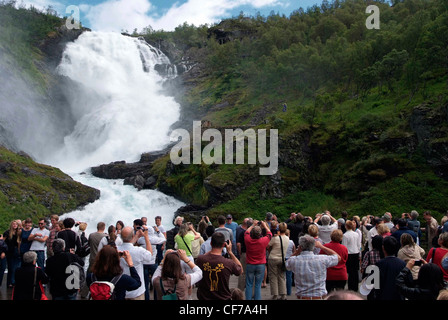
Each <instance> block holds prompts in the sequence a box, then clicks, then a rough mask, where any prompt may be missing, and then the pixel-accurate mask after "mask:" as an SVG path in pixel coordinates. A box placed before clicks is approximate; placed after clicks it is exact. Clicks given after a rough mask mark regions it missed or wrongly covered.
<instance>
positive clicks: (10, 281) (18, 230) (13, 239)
mask: <svg viewBox="0 0 448 320" xmlns="http://www.w3.org/2000/svg"><path fill="white" fill-rule="evenodd" d="M3 237H4V238H5V243H6V245H7V246H8V250H7V251H6V262H7V265H8V273H7V277H6V282H7V285H8V288H12V287H13V286H14V284H15V272H16V270H17V269H18V268H19V267H20V263H21V259H20V244H21V242H22V223H21V221H20V220H13V221H11V223H10V224H9V229H8V230H6V231H5V232H4V234H3Z"/></svg>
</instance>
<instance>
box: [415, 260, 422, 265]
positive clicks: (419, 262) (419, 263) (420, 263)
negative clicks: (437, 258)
mask: <svg viewBox="0 0 448 320" xmlns="http://www.w3.org/2000/svg"><path fill="white" fill-rule="evenodd" d="M421 265H422V260H415V262H414V266H421Z"/></svg>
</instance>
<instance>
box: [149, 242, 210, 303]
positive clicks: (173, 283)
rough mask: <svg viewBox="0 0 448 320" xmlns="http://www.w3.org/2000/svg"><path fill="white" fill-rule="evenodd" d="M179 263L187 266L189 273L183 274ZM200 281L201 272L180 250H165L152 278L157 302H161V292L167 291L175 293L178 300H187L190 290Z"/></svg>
mask: <svg viewBox="0 0 448 320" xmlns="http://www.w3.org/2000/svg"><path fill="white" fill-rule="evenodd" d="M181 261H183V262H184V263H186V264H187V265H188V267H189V268H190V269H191V272H190V273H185V272H183V270H182V266H181ZM201 279H202V270H201V269H200V268H199V267H198V266H197V265H195V264H194V262H193V260H192V259H190V258H189V257H188V255H187V254H186V252H185V251H184V250H182V249H179V250H177V251H174V250H167V251H166V253H165V256H164V258H163V260H162V262H161V263H160V264H159V266H158V267H157V270H156V272H155V273H154V275H153V277H152V281H153V286H154V290H155V292H156V294H155V296H156V298H157V300H162V299H163V292H167V291H171V292H174V291H175V293H176V294H177V298H178V299H179V300H188V298H189V292H190V288H191V287H192V286H193V285H194V284H195V283H197V282H198V281H200V280H201ZM162 287H163V288H162ZM174 288H175V290H174ZM162 289H163V290H162Z"/></svg>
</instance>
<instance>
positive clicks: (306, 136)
mask: <svg viewBox="0 0 448 320" xmlns="http://www.w3.org/2000/svg"><path fill="white" fill-rule="evenodd" d="M370 4H375V5H377V6H378V7H379V8H380V29H372V30H369V29H367V28H366V26H365V21H366V19H367V17H368V16H369V14H366V13H365V10H366V7H367V5H370ZM143 36H144V37H145V38H146V39H147V40H148V41H149V42H153V43H157V42H158V43H164V42H165V43H166V42H172V43H175V44H179V45H178V46H177V48H179V47H180V48H182V50H183V52H182V54H183V55H184V56H186V57H189V59H191V60H194V61H195V62H197V65H196V66H195V67H194V68H193V69H192V70H193V71H194V75H188V73H187V74H185V75H183V78H184V84H185V85H186V86H187V88H188V90H186V94H185V96H183V97H179V98H178V99H180V102H181V103H182V105H183V108H184V110H189V111H190V112H189V114H195V115H196V119H198V118H200V119H202V120H209V121H211V122H212V126H214V127H221V128H222V127H226V126H232V127H235V126H253V127H258V128H261V127H266V128H268V127H272V128H277V129H279V134H280V138H281V141H280V146H279V149H280V171H279V175H278V176H277V177H275V178H272V177H271V178H266V177H255V176H254V174H256V172H257V171H258V169H257V168H252V171H251V172H252V173H251V174H247V173H244V171H245V170H246V169H245V168H244V166H237V165H235V166H232V167H230V168H231V169H230V170H229V167H228V166H219V165H215V166H210V167H209V168H208V169H203V168H201V170H200V171H201V172H202V173H206V174H205V175H203V176H201V175H197V174H195V175H194V181H195V183H194V188H193V187H192V188H187V186H192V185H191V181H190V180H189V177H190V175H191V173H192V172H196V171H198V169H194V168H192V167H194V166H195V165H190V166H182V167H179V168H175V169H173V170H168V169H167V170H159V173H161V174H159V175H158V179H159V180H158V182H159V185H160V184H162V185H163V186H164V187H166V186H167V185H168V186H173V188H172V189H176V190H178V191H179V192H177V194H178V195H179V196H181V197H182V198H183V199H185V200H186V201H188V202H190V203H195V204H208V205H211V206H212V208H211V209H210V212H211V213H214V214H218V213H233V214H234V215H235V216H236V217H237V218H242V217H243V216H245V215H246V214H251V215H253V216H258V217H262V216H263V215H264V213H265V212H266V211H271V212H274V213H276V214H277V215H279V216H280V217H282V218H284V217H286V216H288V215H289V213H290V212H291V211H301V212H304V213H307V214H315V213H316V212H318V211H322V210H324V209H329V210H331V211H334V212H336V213H338V212H340V211H342V210H347V211H349V212H350V214H357V215H365V214H378V215H379V214H382V213H384V212H385V211H391V212H393V214H394V215H400V214H401V213H402V212H409V211H410V210H412V209H417V210H419V211H424V210H431V211H432V212H433V213H434V215H435V216H436V217H440V215H441V214H443V213H445V211H446V210H447V209H448V198H447V196H446V195H447V194H448V184H447V181H446V177H447V176H448V170H447V168H448V160H447V158H446V154H447V151H448V143H447V142H448V96H447V94H446V92H448V91H447V89H448V88H447V84H448V81H447V80H448V78H447V70H448V60H447V57H448V47H447V45H446V44H447V43H448V3H447V2H446V1H445V0H404V1H396V2H394V3H393V5H390V4H389V3H386V2H382V1H374V2H369V3H366V2H365V1H361V0H353V1H337V0H335V1H332V2H328V1H323V2H322V4H321V5H320V6H313V7H310V8H307V9H303V8H299V9H298V10H296V11H295V12H293V13H292V14H291V15H290V16H289V17H286V16H281V15H278V14H271V15H270V16H267V17H263V16H260V15H258V16H255V17H246V16H244V15H243V14H242V15H240V16H238V17H235V18H232V19H226V20H224V21H222V22H221V23H219V24H217V25H214V26H211V27H207V26H201V27H197V28H196V27H193V26H189V25H188V24H184V25H182V26H179V27H178V28H176V30H175V31H173V32H163V31H150V32H147V33H145V34H143ZM171 56H172V57H181V56H182V55H181V54H179V53H177V54H172V55H171ZM175 62H176V61H175ZM190 72H191V71H190ZM284 103H286V104H287V110H286V112H284V111H283V104H284ZM186 114H188V112H186ZM158 167H159V168H160V167H163V168H168V167H169V161H168V159H167V158H165V159H160V160H159V163H158ZM199 177H200V178H199ZM201 179H202V181H201ZM239 180H242V183H241V184H239V183H236V181H239ZM174 186H175V187H174ZM174 193H176V192H174ZM198 194H202V195H203V197H198V196H197V195H198Z"/></svg>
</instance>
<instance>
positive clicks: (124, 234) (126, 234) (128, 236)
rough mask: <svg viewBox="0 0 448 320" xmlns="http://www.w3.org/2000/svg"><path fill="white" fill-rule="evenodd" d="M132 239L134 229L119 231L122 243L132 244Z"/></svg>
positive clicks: (126, 228) (127, 228) (128, 228)
mask: <svg viewBox="0 0 448 320" xmlns="http://www.w3.org/2000/svg"><path fill="white" fill-rule="evenodd" d="M133 237H134V229H133V228H132V227H124V228H123V229H122V230H121V239H122V240H123V242H132V238H133Z"/></svg>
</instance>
